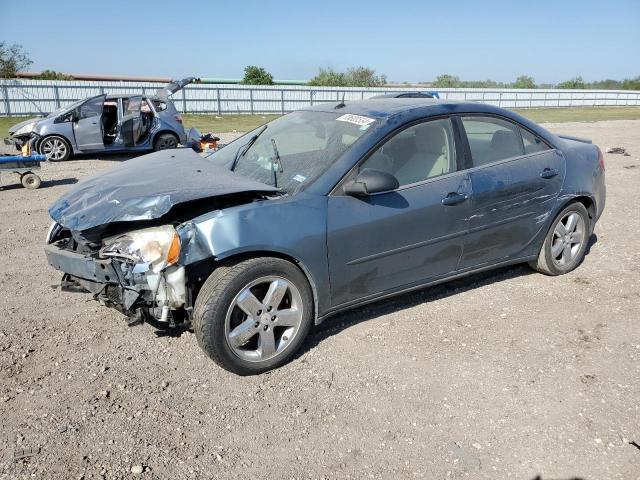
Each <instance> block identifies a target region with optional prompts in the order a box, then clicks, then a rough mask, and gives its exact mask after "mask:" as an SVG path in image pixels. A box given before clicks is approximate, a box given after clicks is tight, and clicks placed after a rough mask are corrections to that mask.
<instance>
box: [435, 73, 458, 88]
mask: <svg viewBox="0 0 640 480" xmlns="http://www.w3.org/2000/svg"><path fill="white" fill-rule="evenodd" d="M433 86H434V87H438V88H456V87H459V86H460V78H458V77H456V76H454V75H449V74H447V73H443V74H442V75H438V76H437V77H436V81H435V82H433Z"/></svg>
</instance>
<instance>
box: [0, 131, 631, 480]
mask: <svg viewBox="0 0 640 480" xmlns="http://www.w3.org/2000/svg"><path fill="white" fill-rule="evenodd" d="M547 126H548V128H550V129H551V130H554V131H556V132H562V133H566V134H571V135H577V136H584V137H589V138H592V139H594V141H595V142H596V143H598V144H599V145H600V146H601V147H603V148H604V147H606V146H623V147H626V148H627V150H629V151H630V153H631V156H622V155H606V156H605V157H606V158H605V161H606V166H607V184H608V199H607V208H606V211H605V213H604V216H603V217H602V219H601V220H600V222H599V224H598V226H597V228H596V237H597V238H596V239H595V242H594V243H593V245H592V246H591V248H590V252H589V254H588V255H587V257H586V260H585V262H584V264H583V265H582V266H581V267H580V268H578V269H577V270H576V271H574V272H572V273H571V274H569V275H565V276H563V277H556V278H551V277H546V276H543V275H540V274H535V273H532V272H531V271H530V270H529V269H528V268H527V267H524V266H519V267H513V268H507V269H502V270H498V271H496V272H493V273H489V274H483V275H478V276H474V277H471V278H468V279H464V280H458V281H455V282H452V283H449V284H447V285H443V286H439V287H435V288H429V289H426V290H424V291H420V292H417V293H412V294H408V295H403V296H401V297H398V298H395V299H392V300H388V301H384V302H380V303H377V304H374V305H372V306H369V307H366V308H361V309H359V310H357V311H353V312H350V313H347V314H342V315H338V316H336V317H334V318H332V319H330V320H327V322H326V323H325V324H323V325H322V326H321V327H320V328H318V329H316V331H315V332H313V333H312V335H311V337H310V339H309V341H308V342H307V345H306V347H305V348H304V350H303V352H302V354H301V355H300V356H298V357H297V358H296V359H295V360H294V361H292V362H291V363H290V364H288V365H286V366H284V367H282V368H280V369H279V370H276V371H273V372H271V373H269V374H265V375H261V376H257V377H249V378H242V377H237V376H234V375H232V374H229V373H227V372H225V371H223V370H221V369H220V368H218V367H217V366H216V365H215V364H214V363H212V362H211V361H209V360H208V359H207V357H206V356H205V355H204V354H203V353H202V352H201V351H200V350H199V348H198V346H197V344H196V340H195V338H194V336H193V334H192V333H189V332H187V333H184V334H182V335H181V336H177V337H174V336H166V335H160V334H157V333H155V332H154V330H153V329H152V328H151V327H149V326H146V325H143V326H138V327H133V328H130V327H127V325H126V323H125V322H124V320H123V317H122V316H121V315H119V314H118V313H117V312H115V311H112V310H109V309H106V308H103V307H101V306H99V305H98V304H97V303H96V302H94V301H92V300H90V298H89V296H88V295H83V294H72V293H63V292H60V290H58V289H55V288H53V286H54V285H56V284H57V282H58V281H59V278H60V275H59V273H58V272H56V271H54V270H53V269H51V268H49V267H48V266H47V265H46V262H45V258H44V255H43V251H42V246H43V239H44V236H45V233H46V230H47V227H48V226H49V223H50V221H49V218H48V215H47V207H48V205H49V204H50V203H51V202H52V201H53V200H54V199H55V198H56V197H58V196H59V195H60V194H61V193H62V192H64V191H65V190H66V189H67V188H68V187H69V185H70V184H72V183H74V182H75V181H76V179H79V178H81V177H84V176H85V175H88V174H90V173H93V172H96V171H98V170H101V169H104V168H107V167H110V166H113V165H114V164H115V163H117V162H118V161H122V160H124V159H123V158H122V157H116V158H114V157H104V158H100V159H79V160H74V161H70V162H67V163H64V164H52V165H45V167H44V168H43V169H42V171H41V173H42V177H43V180H44V182H43V186H42V188H40V189H39V190H35V191H28V190H25V189H23V188H21V187H19V186H18V185H16V184H14V183H13V182H14V180H15V179H16V178H15V177H9V176H2V178H1V179H0V180H1V184H2V187H1V188H0V215H1V220H0V254H1V257H2V262H1V263H0V289H1V290H0V291H1V292H2V293H1V296H0V315H1V316H0V318H1V320H0V321H1V324H0V351H1V352H2V354H1V355H0V425H1V428H0V442H1V445H0V447H1V452H2V455H1V458H0V478H1V479H9V478H11V479H14V478H18V479H21V478H108V479H112V478H132V477H135V478H175V479H183V478H274V479H276V478H277V479H280V478H282V479H288V478H426V479H433V478H451V479H455V478H463V477H464V478H490V479H496V478H518V479H533V478H534V477H536V476H537V475H540V476H541V478H543V479H550V478H553V479H568V478H573V477H580V478H589V479H618V478H619V479H633V478H640V448H639V447H638V445H636V446H634V445H632V444H631V443H630V442H633V441H637V442H639V443H640V404H639V401H638V399H640V382H639V380H640V322H639V321H640V313H639V312H640V253H638V238H639V237H638V234H639V232H640V199H639V197H638V194H637V193H638V188H639V185H640V135H639V134H640V121H609V122H598V123H590V124H581V123H573V124H570V123H565V124H558V125H547ZM225 140H226V139H225ZM24 455H31V456H28V457H26V458H22V459H16V457H20V456H24Z"/></svg>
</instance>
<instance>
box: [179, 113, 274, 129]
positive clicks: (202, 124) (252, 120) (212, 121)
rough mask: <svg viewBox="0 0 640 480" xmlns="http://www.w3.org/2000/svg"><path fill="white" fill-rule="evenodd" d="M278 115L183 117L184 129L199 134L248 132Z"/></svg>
mask: <svg viewBox="0 0 640 480" xmlns="http://www.w3.org/2000/svg"><path fill="white" fill-rule="evenodd" d="M279 116H280V115H225V116H222V117H217V116H215V115H183V116H182V118H183V123H184V128H185V129H186V130H187V131H189V129H190V128H193V127H195V128H197V129H198V130H200V133H207V132H213V133H218V132H233V131H234V130H237V131H238V132H248V131H249V130H253V129H254V128H256V127H259V126H260V125H262V124H264V123H267V122H270V121H271V120H275V119H276V118H278V117H279Z"/></svg>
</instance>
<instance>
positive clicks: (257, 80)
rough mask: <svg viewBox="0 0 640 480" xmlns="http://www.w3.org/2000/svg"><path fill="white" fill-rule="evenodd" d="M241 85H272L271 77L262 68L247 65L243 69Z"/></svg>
mask: <svg viewBox="0 0 640 480" xmlns="http://www.w3.org/2000/svg"><path fill="white" fill-rule="evenodd" d="M242 83H244V84H245V85H273V75H271V74H270V73H269V72H267V71H266V70H265V69H264V68H262V67H256V66H254V65H249V66H247V67H244V78H243V79H242Z"/></svg>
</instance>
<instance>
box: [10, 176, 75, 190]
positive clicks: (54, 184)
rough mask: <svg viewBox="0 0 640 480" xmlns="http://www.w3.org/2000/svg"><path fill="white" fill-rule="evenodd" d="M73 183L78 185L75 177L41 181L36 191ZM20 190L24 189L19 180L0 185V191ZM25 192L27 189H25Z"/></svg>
mask: <svg viewBox="0 0 640 480" xmlns="http://www.w3.org/2000/svg"><path fill="white" fill-rule="evenodd" d="M75 183H78V179H77V178H75V177H71V178H61V179H60V180H42V183H41V184H40V187H38V190H40V189H42V188H49V187H57V186H59V185H73V184H75ZM21 188H25V187H23V186H22V184H21V183H20V181H19V180H18V181H17V182H16V183H12V184H9V185H0V191H5V190H19V189H21ZM25 190H27V189H26V188H25Z"/></svg>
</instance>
